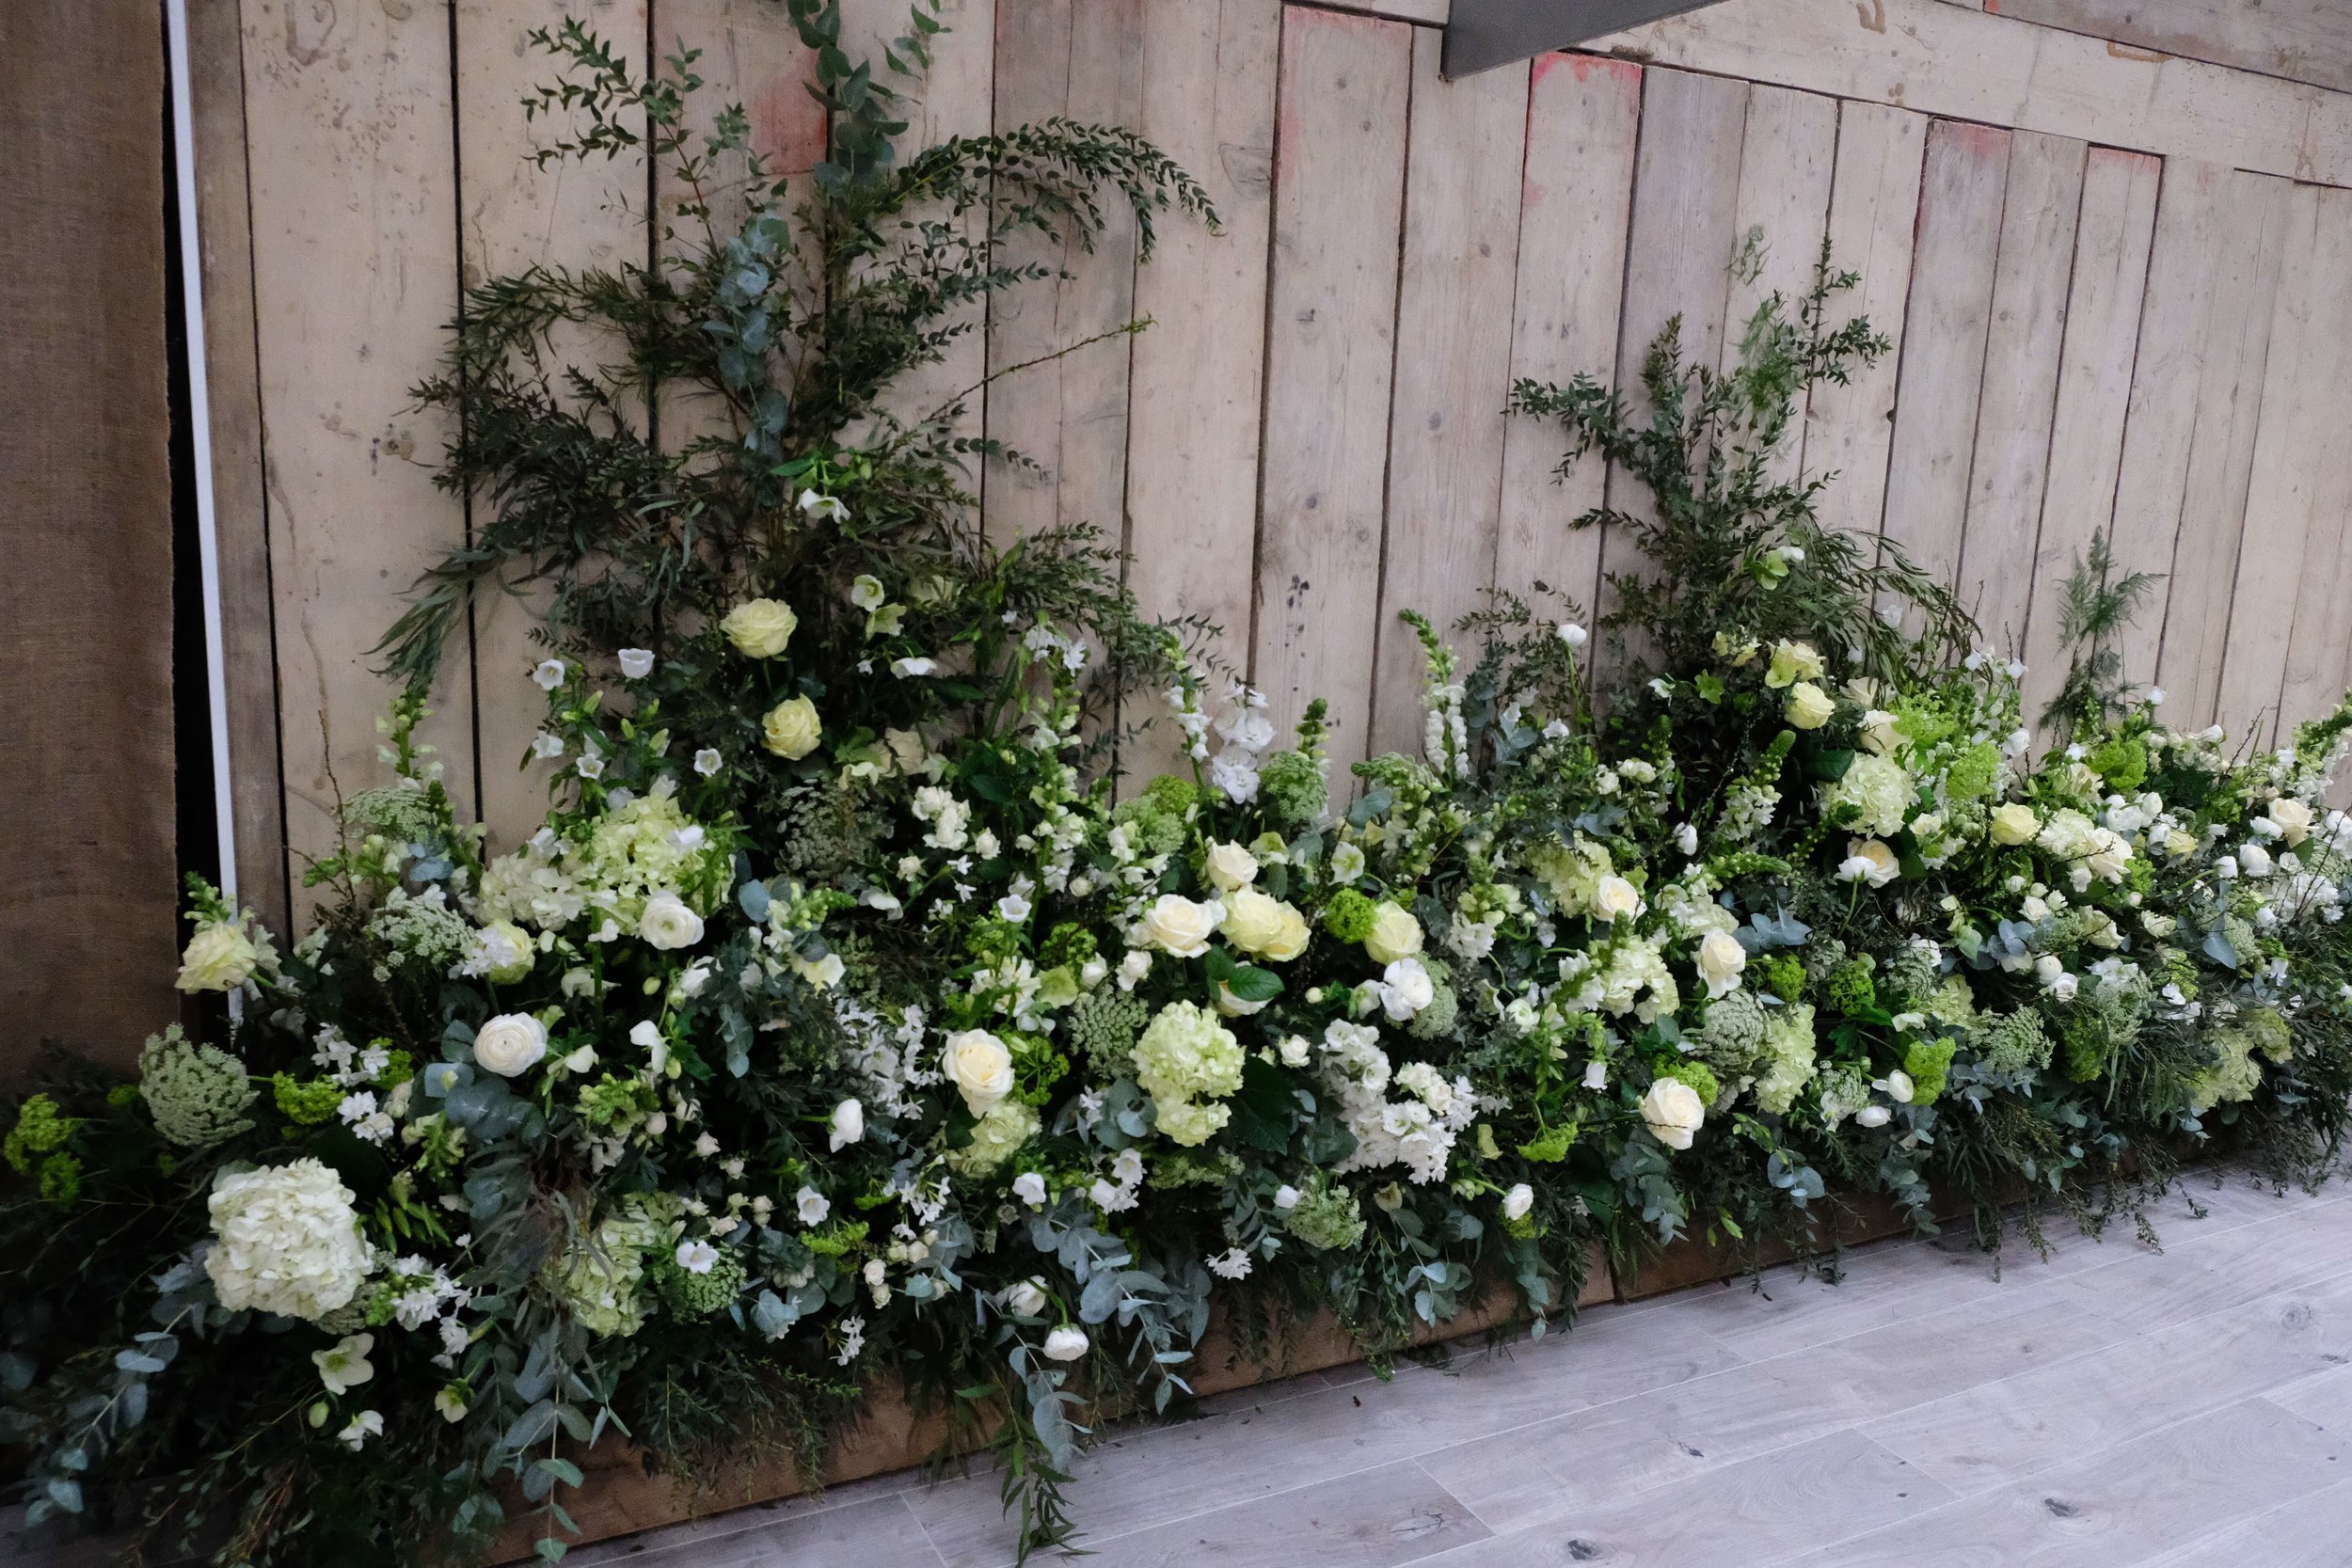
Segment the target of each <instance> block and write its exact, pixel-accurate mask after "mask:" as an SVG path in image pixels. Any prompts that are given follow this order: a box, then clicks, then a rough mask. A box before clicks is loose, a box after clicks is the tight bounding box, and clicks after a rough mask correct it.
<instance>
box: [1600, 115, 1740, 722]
mask: <svg viewBox="0 0 2352 1568" xmlns="http://www.w3.org/2000/svg"><path fill="white" fill-rule="evenodd" d="M1747 117H1748V86H1747V84H1746V83H1744V82H1735V81H1731V80H1728V79H1726V78H1724V77H1719V76H1696V75H1692V73H1691V72H1689V71H1648V72H1646V73H1645V77H1644V81H1643V87H1642V132H1641V145H1640V149H1639V153H1638V156H1637V158H1636V160H1635V166H1634V175H1633V226H1632V230H1631V232H1630V234H1629V237H1628V239H1627V242H1626V277H1625V303H1624V306H1623V308H1622V309H1621V311H1620V313H1619V316H1618V319H1617V366H1616V372H1617V373H1616V384H1617V386H1618V388H1620V389H1621V390H1622V391H1624V393H1625V394H1626V403H1627V406H1628V408H1629V410H1630V411H1631V414H1632V416H1633V418H1634V419H1636V420H1644V419H1646V418H1648V416H1649V401H1648V399H1647V398H1646V397H1645V395H1644V394H1643V392H1642V390H1641V385H1640V383H1641V374H1642V365H1643V361H1644V360H1645V358H1646V357H1647V356H1648V354H1649V349H1650V344H1651V342H1652V341H1654V340H1655V339H1656V338H1657V337H1658V336H1659V334H1660V333H1661V332H1663V331H1664V330H1665V329H1666V326H1667V325H1668V324H1669V323H1670V322H1675V321H1677V319H1678V320H1679V323H1680V329H1681V331H1680V341H1681V346H1682V356H1683V359H1684V361H1685V362H1686V363H1692V364H1699V365H1714V364H1717V363H1719V362H1720V361H1721V359H1722V357H1723V346H1724V307H1725V305H1726V304H1727V303H1728V301H1729V299H1730V290H1731V260H1732V252H1733V249H1734V246H1735V245H1736V243H1737V231H1736V230H1735V229H1734V227H1733V226H1734V224H1735V223H1736V221H1737V214H1738V211H1739V192H1740V150H1741V147H1742V144H1743V143H1744V142H1745V140H1746V135H1747ZM1608 495H1609V505H1610V507H1611V509H1612V510H1613V511H1618V512H1622V513H1625V514H1626V515H1629V516H1634V517H1649V516H1651V515H1654V503H1653V499H1652V498H1651V496H1650V493H1649V491H1648V489H1647V487H1646V486H1645V485H1643V484H1642V483H1640V482H1639V481H1638V480H1636V479H1635V478H1634V477H1633V476H1632V475H1630V474H1629V473H1626V472H1625V471H1624V470H1623V469H1621V468H1618V467H1612V468H1611V469H1610V473H1609V490H1608ZM1600 564H1601V572H1602V574H1603V579H1602V582H1601V586H1600V591H1599V594H1598V598H1599V608H1600V611H1601V613H1603V614H1608V613H1610V612H1611V611H1613V610H1614V609H1615V607H1616V603H1617V597H1618V596H1617V594H1616V591H1615V589H1614V588H1613V585H1612V584H1611V583H1610V582H1609V581H1608V578H1611V577H1614V576H1618V575H1629V576H1636V577H1638V576H1642V575H1644V574H1645V571H1646V562H1644V561H1643V559H1642V557H1641V554H1640V551H1639V549H1638V548H1637V547H1636V546H1635V545H1634V543H1633V541H1632V540H1630V539H1629V538H1627V537H1625V535H1624V533H1623V531H1621V530H1618V529H1614V528H1608V529H1603V530H1602V531H1601V541H1600ZM1627 651H1628V652H1629V654H1631V655H1633V656H1634V657H1640V655H1641V652H1642V649H1641V648H1640V647H1639V646H1638V644H1637V645H1633V646H1630V647H1629V649H1628V650H1627ZM1614 658H1615V656H1614V654H1613V652H1612V651H1611V650H1609V649H1607V648H1597V649H1596V657H1595V668H1596V670H1597V672H1599V673H1600V676H1601V679H1602V681H1603V683H1604V684H1605V683H1606V680H1607V678H1608V675H1609V673H1610V672H1611V671H1612V670H1613V667H1614Z"/></svg>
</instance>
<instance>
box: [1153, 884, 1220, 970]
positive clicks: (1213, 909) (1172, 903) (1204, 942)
mask: <svg viewBox="0 0 2352 1568" xmlns="http://www.w3.org/2000/svg"><path fill="white" fill-rule="evenodd" d="M1224 918H1225V911H1224V909H1223V907H1222V906H1220V905H1217V904H1196V903H1194V902H1193V901H1192V900H1191V899H1189V898H1185V897H1183V896H1181V895H1177V894H1173V893H1164V894H1162V895H1160V896H1159V897H1157V898H1155V899H1153V900H1152V907H1151V908H1150V909H1149V910H1147V911H1144V915H1143V934H1144V935H1145V936H1146V937H1147V938H1149V939H1150V941H1151V942H1152V946H1154V947H1157V948H1159V949H1160V950H1161V951H1162V952H1164V953H1170V954H1173V955H1174V956H1175V957H1177V958H1199V957H1200V955H1201V954H1203V953H1205V952H1207V951H1208V950H1209V938H1210V937H1211V936H1213V935H1215V934H1216V928H1217V926H1218V923H1219V922H1221V921H1222V920H1223V919H1224Z"/></svg>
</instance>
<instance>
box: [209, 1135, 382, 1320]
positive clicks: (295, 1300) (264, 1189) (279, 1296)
mask: <svg viewBox="0 0 2352 1568" xmlns="http://www.w3.org/2000/svg"><path fill="white" fill-rule="evenodd" d="M351 1205H352V1193H351V1189H350V1188H348V1187H346V1186H344V1185H343V1184H342V1180H341V1179H340V1178H338V1177H337V1176H336V1174H335V1173H334V1171H332V1170H331V1169H329V1168H328V1167H327V1166H326V1165H325V1164H321V1163H320V1162H318V1161H316V1160H296V1161H294V1162H293V1163H292V1164H283V1165H265V1166H263V1167H262V1168H261V1169H259V1170H239V1171H228V1170H224V1171H222V1172H221V1173H220V1174H219V1175H218V1176H216V1177H215V1178H214V1180H213V1191H212V1196H210V1197H209V1198H208V1199H206V1205H205V1206H206V1208H207V1209H208V1210H209V1211H210V1212H211V1214H212V1219H213V1237H214V1240H213V1244H212V1246H211V1248H210V1249H209V1250H208V1251H206V1253H205V1254H204V1272H205V1273H206V1274H207V1275H210V1276H211V1277H212V1281H213V1292H214V1294H215V1295H216V1296H217V1297H219V1299H220V1304H221V1305H222V1306H223V1307H228V1308H229V1309H230V1311H232V1312H235V1311H245V1310H248V1309H250V1310H253V1311H258V1312H273V1313H276V1314H278V1316H280V1317H287V1318H302V1319H306V1320H309V1321H311V1322H316V1321H317V1320H318V1319H320V1318H323V1317H325V1316H326V1314H327V1313H329V1312H332V1311H334V1310H336V1309H337V1308H338V1307H348V1306H350V1305H351V1301H352V1298H353V1297H355V1296H357V1295H358V1293H359V1287H360V1286H361V1285H362V1284H363V1283H365V1282H366V1280H367V1276H368V1271H369V1270H370V1269H371V1268H373V1266H374V1253H373V1249H372V1248H370V1247H369V1245H368V1243H367V1239H366V1238H365V1237H364V1236H362V1235H361V1234H360V1233H359V1216H358V1213H357V1212H354V1210H353V1209H352V1206H351Z"/></svg>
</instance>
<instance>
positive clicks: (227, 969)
mask: <svg viewBox="0 0 2352 1568" xmlns="http://www.w3.org/2000/svg"><path fill="white" fill-rule="evenodd" d="M261 961H262V956H261V954H260V953H259V952H258V951H257V950H256V949H255V948H254V945H253V942H252V939H251V938H249V937H247V936H246V934H245V932H244V931H243V930H242V929H240V928H239V927H235V926H232V925H230V924H229V923H228V922H227V921H215V922H214V923H213V924H212V925H210V926H201V927H198V928H197V932H196V935H194V936H193V937H190V938H189V939H188V946H187V951H185V952H184V953H183V954H181V955H180V978H179V980H178V982H177V984H178V985H179V988H180V989H181V990H186V991H198V990H236V989H237V988H238V987H239V986H242V985H244V984H245V983H246V981H247V980H249V979H251V978H252V977H253V971H254V970H255V969H256V968H258V967H259V966H260V964H261Z"/></svg>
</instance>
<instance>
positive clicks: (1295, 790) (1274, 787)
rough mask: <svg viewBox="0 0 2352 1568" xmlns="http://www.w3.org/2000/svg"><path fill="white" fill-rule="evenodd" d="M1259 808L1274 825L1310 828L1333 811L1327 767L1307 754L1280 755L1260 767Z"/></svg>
mask: <svg viewBox="0 0 2352 1568" xmlns="http://www.w3.org/2000/svg"><path fill="white" fill-rule="evenodd" d="M1258 804H1259V805H1260V806H1261V807H1263V809H1264V811H1265V813H1266V816H1268V817H1269V818H1270V819H1271V820H1273V821H1276V822H1279V823H1281V824H1282V825H1283V826H1285V827H1290V828H1306V827H1311V826H1313V825H1314V824H1315V823H1317V822H1320V821H1321V820H1323V814H1324V813H1325V812H1327V811H1328V810H1329V809H1330V806H1331V789H1330V785H1329V784H1327V783H1326V782H1325V780H1324V776H1323V764H1322V763H1321V762H1320V761H1318V760H1317V759H1315V758H1313V757H1311V756H1309V755H1307V754H1306V753H1305V752H1275V753H1274V754H1273V755H1272V756H1270V757H1267V758H1266V759H1265V760H1264V761H1263V762H1262V763H1260V764H1259V765H1258Z"/></svg>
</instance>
